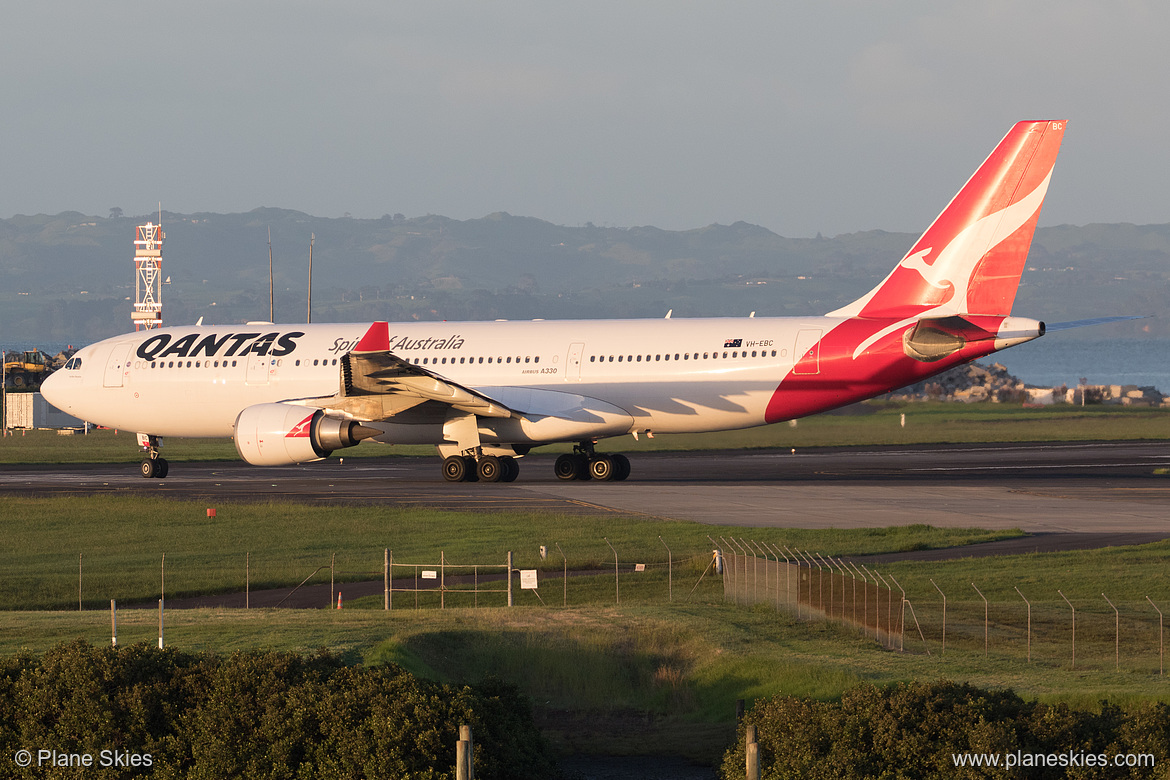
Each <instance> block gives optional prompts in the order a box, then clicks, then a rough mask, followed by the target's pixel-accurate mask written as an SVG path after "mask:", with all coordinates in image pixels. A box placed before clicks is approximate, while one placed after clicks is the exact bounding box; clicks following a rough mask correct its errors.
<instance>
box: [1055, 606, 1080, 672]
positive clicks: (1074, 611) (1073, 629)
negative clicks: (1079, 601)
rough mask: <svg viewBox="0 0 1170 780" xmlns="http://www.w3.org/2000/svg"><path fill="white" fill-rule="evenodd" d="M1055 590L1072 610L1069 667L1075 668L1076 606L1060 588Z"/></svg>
mask: <svg viewBox="0 0 1170 780" xmlns="http://www.w3.org/2000/svg"><path fill="white" fill-rule="evenodd" d="M1056 592H1057V593H1060V597H1061V598H1062V599H1064V603H1065V604H1068V608H1069V609H1071V610H1072V667H1071V668H1073V669H1076V668H1077V608H1076V607H1074V606H1073V605H1072V602H1071V601H1069V600H1068V597H1067V596H1065V595H1064V593H1062V592H1061V590H1060V588H1057V589H1056Z"/></svg>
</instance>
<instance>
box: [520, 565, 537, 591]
mask: <svg viewBox="0 0 1170 780" xmlns="http://www.w3.org/2000/svg"><path fill="white" fill-rule="evenodd" d="M536 588H537V583H536V569H521V570H520V589H521V590H536Z"/></svg>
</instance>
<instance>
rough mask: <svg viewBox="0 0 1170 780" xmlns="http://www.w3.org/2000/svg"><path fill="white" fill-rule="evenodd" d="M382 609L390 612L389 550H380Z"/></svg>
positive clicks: (387, 548)
mask: <svg viewBox="0 0 1170 780" xmlns="http://www.w3.org/2000/svg"><path fill="white" fill-rule="evenodd" d="M382 609H383V610H386V611H389V610H390V548H389V547H383V548H382Z"/></svg>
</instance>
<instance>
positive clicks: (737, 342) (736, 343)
mask: <svg viewBox="0 0 1170 780" xmlns="http://www.w3.org/2000/svg"><path fill="white" fill-rule="evenodd" d="M742 346H743V339H728V340H727V341H725V342H723V348H724V349H731V348H732V347H742Z"/></svg>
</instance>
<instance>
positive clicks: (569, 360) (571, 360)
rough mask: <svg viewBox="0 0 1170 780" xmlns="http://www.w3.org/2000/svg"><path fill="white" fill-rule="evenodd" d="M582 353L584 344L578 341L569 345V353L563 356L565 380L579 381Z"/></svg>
mask: <svg viewBox="0 0 1170 780" xmlns="http://www.w3.org/2000/svg"><path fill="white" fill-rule="evenodd" d="M584 353H585V345H584V344H582V343H580V342H578V343H576V344H570V345H569V354H568V355H567V356H565V381H567V382H580V381H581V355H583V354H584Z"/></svg>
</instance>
